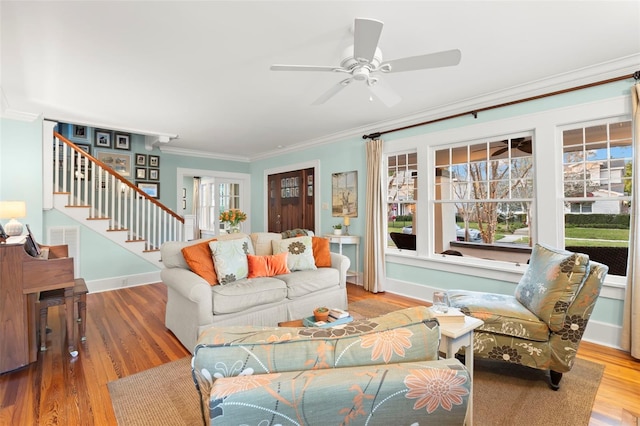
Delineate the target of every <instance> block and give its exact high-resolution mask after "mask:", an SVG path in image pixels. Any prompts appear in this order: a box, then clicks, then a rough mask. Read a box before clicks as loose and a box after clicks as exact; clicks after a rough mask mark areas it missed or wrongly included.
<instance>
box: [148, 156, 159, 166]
mask: <svg viewBox="0 0 640 426" xmlns="http://www.w3.org/2000/svg"><path fill="white" fill-rule="evenodd" d="M149 167H160V156H158V155H149Z"/></svg>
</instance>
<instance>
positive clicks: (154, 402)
mask: <svg viewBox="0 0 640 426" xmlns="http://www.w3.org/2000/svg"><path fill="white" fill-rule="evenodd" d="M475 366H476V368H475V369H474V370H475V371H474V392H473V394H474V401H473V408H474V410H473V411H474V423H475V424H476V425H478V426H485V425H487V426H489V425H490V426H496V425H505V426H507V425H509V426H511V425H518V424H526V425H528V426H529V425H531V426H536V425H540V426H553V425H558V426H560V425H563V426H564V425H572V426H580V425H588V424H589V417H590V415H591V407H592V405H593V400H594V398H595V394H596V391H597V389H598V386H599V384H600V379H601V377H602V372H603V370H604V366H603V365H601V364H596V363H593V362H590V361H585V360H582V359H578V360H577V362H576V364H575V366H574V367H573V369H572V370H571V371H570V372H569V373H566V374H565V375H564V377H563V378H562V381H561V382H560V390H558V391H557V392H554V391H552V390H551V389H549V387H548V386H547V382H546V380H545V378H544V372H542V371H537V370H530V369H526V368H519V367H518V366H510V365H508V364H504V363H495V362H487V361H480V360H478V361H476V363H475ZM513 367H516V368H513ZM108 387H109V394H110V395H111V400H112V403H113V409H114V412H115V415H116V418H117V419H118V424H119V425H121V426H125V425H126V426H129V425H131V426H134V425H135V426H138V425H145V426H146V425H154V426H155V425H176V426H177V425H199V424H202V417H201V415H200V403H199V398H198V394H197V392H196V389H195V386H194V384H193V381H192V379H191V359H190V358H188V357H187V358H183V359H181V360H178V361H174V362H171V363H168V364H164V365H161V366H159V367H155V368H152V369H150V370H147V371H143V372H141V373H137V374H134V375H131V376H129V377H125V378H122V379H119V380H116V381H113V382H110V383H109V384H108ZM238 420H239V421H240V420H241V419H238Z"/></svg>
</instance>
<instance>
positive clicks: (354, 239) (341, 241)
mask: <svg viewBox="0 0 640 426" xmlns="http://www.w3.org/2000/svg"><path fill="white" fill-rule="evenodd" d="M325 237H326V238H328V239H329V242H331V243H333V244H337V245H338V253H340V254H342V246H343V245H345V244H353V245H355V246H356V264H355V267H356V268H355V269H356V270H355V272H353V271H347V276H348V277H350V276H353V277H355V281H356V284H358V283H359V282H360V278H359V268H360V237H359V236H357V235H335V234H325Z"/></svg>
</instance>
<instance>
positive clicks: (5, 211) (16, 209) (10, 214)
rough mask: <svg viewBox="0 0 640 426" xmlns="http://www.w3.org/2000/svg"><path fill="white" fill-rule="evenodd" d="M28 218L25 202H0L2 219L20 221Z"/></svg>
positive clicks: (0, 217) (0, 216)
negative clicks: (19, 219)
mask: <svg viewBox="0 0 640 426" xmlns="http://www.w3.org/2000/svg"><path fill="white" fill-rule="evenodd" d="M25 216H27V204H26V203H25V202H24V201H0V219H18V218H22V217H25Z"/></svg>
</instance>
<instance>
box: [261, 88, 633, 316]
mask: <svg viewBox="0 0 640 426" xmlns="http://www.w3.org/2000/svg"><path fill="white" fill-rule="evenodd" d="M632 84H633V81H632V80H629V81H619V82H615V83H610V84H607V85H601V86H596V87H592V88H589V89H584V90H580V91H575V92H569V93H565V94H561V95H557V96H553V97H549V98H544V99H538V100H535V101H530V102H526V103H522V104H517V105H513V106H509V107H504V108H499V109H494V110H489V111H484V112H480V113H479V114H478V117H477V118H474V117H473V116H472V115H471V114H469V115H465V116H462V117H458V118H455V119H451V120H445V121H441V122H437V123H433V124H429V125H424V126H418V127H414V128H411V129H407V130H403V131H399V132H394V133H389V134H385V135H383V136H382V139H384V140H385V141H393V140H398V139H402V138H406V137H410V136H416V135H421V134H426V133H432V132H436V131H441V130H446V129H452V128H459V127H464V126H470V125H476V124H479V123H487V122H492V121H495V120H503V119H506V118H510V117H516V116H520V115H525V114H532V113H535V112H539V111H545V110H550V109H556V108H563V107H568V106H572V105H576V104H582V103H589V102H595V101H599V100H603V99H609V98H617V97H620V96H630V88H631V85H632ZM498 130H499V129H498ZM365 143H366V142H365V141H363V140H362V139H361V138H360V137H355V138H350V139H345V140H341V141H337V142H335V143H332V144H328V145H323V146H321V147H317V148H310V149H307V150H304V151H302V152H295V153H287V154H283V155H281V156H277V157H274V158H269V159H266V160H260V161H255V162H253V163H252V164H251V175H252V188H253V193H252V201H251V205H252V218H251V220H252V229H254V230H258V229H263V228H264V220H265V218H264V211H265V208H264V203H265V200H266V197H265V196H264V193H265V191H264V189H265V188H266V184H265V182H264V171H265V170H267V169H274V168H282V167H284V166H286V165H289V164H296V163H302V162H305V161H311V160H319V162H320V176H319V179H320V181H321V185H322V193H321V200H320V202H321V203H328V204H329V206H330V205H331V173H335V172H344V171H350V170H357V171H358V204H359V205H358V211H359V214H358V218H356V219H354V220H352V221H351V227H350V231H351V233H352V234H354V235H361V236H363V235H364V229H365V224H364V219H363V218H364V206H365V188H366V157H365ZM317 178H318V177H317ZM336 219H337V218H332V217H331V212H330V210H322V211H321V232H323V233H324V232H330V230H331V225H332V224H333V223H335V222H337V221H336ZM363 240H364V238H363ZM362 243H363V244H364V241H363V242H362ZM350 257H351V256H350ZM351 258H352V262H353V260H354V259H353V257H351ZM360 259H361V263H362V259H363V256H362V250H361V255H360ZM386 266H387V277H388V278H389V279H394V280H399V281H404V282H408V283H413V284H418V285H424V286H425V287H426V286H435V287H439V288H444V289H448V288H454V287H455V288H462V289H467V290H478V291H490V292H498V293H504V294H513V291H514V288H515V285H516V283H513V282H504V281H495V280H489V279H484V278H479V277H474V276H469V275H461V274H454V273H446V272H442V271H437V270H431V269H426V268H419V267H408V266H406V265H399V264H394V263H391V262H387V264H386ZM359 269H360V271H362V265H361V266H360V268H359ZM622 309H623V302H622V301H621V300H617V299H608V298H606V297H602V296H601V297H600V299H599V301H598V303H597V304H596V307H595V309H594V312H593V314H592V319H594V320H596V321H601V322H603V323H606V324H612V325H614V326H620V325H621V324H622Z"/></svg>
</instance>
